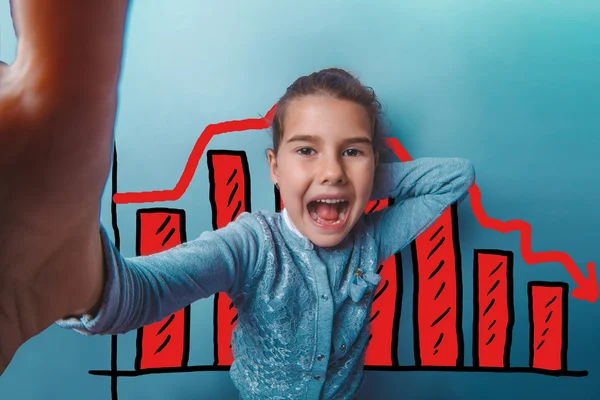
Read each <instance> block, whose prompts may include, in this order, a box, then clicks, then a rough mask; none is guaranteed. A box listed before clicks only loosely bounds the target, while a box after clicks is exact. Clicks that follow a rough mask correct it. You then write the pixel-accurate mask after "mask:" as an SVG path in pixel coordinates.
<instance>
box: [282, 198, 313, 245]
mask: <svg viewBox="0 0 600 400" xmlns="http://www.w3.org/2000/svg"><path fill="white" fill-rule="evenodd" d="M281 216H282V218H283V221H284V225H285V226H286V227H287V228H288V229H289V230H290V231H291V232H292V233H293V234H294V236H295V237H296V238H298V239H300V240H301V241H302V242H303V245H304V248H305V249H306V250H312V249H313V248H314V244H313V243H312V242H311V241H310V239H308V238H307V237H306V236H304V235H303V234H302V233H300V231H299V230H298V228H296V226H295V225H294V223H293V222H292V220H291V219H290V216H289V215H288V212H287V209H286V208H284V209H283V210H282V211H281Z"/></svg>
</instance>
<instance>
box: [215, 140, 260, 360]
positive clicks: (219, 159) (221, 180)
mask: <svg viewBox="0 0 600 400" xmlns="http://www.w3.org/2000/svg"><path fill="white" fill-rule="evenodd" d="M207 156H208V171H209V181H210V203H211V206H212V220H213V229H215V230H216V229H220V228H223V227H225V226H226V225H227V224H229V223H230V222H231V221H234V220H235V219H236V218H237V217H238V216H239V215H240V214H241V213H242V212H244V211H248V212H249V211H250V172H249V169H248V160H247V159H246V153H245V152H243V151H227V150H219V151H214V150H211V151H208V153H207ZM236 320H237V311H236V309H235V307H234V306H233V303H232V302H231V300H230V299H229V297H228V296H227V295H225V294H224V293H217V294H216V295H215V321H216V323H215V326H214V337H215V340H216V346H215V365H223V366H231V363H232V362H233V353H232V351H231V337H232V333H233V328H234V327H235V322H236Z"/></svg>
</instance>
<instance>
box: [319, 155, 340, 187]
mask: <svg viewBox="0 0 600 400" xmlns="http://www.w3.org/2000/svg"><path fill="white" fill-rule="evenodd" d="M319 169H320V171H319V174H320V181H321V183H322V184H329V185H339V184H341V183H344V182H346V174H345V171H344V166H343V164H342V163H341V162H340V160H339V159H337V158H336V157H327V158H324V159H323V163H321V165H319Z"/></svg>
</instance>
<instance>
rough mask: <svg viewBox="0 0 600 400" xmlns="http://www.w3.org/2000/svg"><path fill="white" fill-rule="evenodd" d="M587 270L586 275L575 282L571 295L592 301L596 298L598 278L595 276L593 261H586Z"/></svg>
mask: <svg viewBox="0 0 600 400" xmlns="http://www.w3.org/2000/svg"><path fill="white" fill-rule="evenodd" d="M587 272H588V274H587V275H588V277H587V278H583V279H582V280H580V281H579V282H576V283H577V287H576V288H575V289H573V292H572V293H571V296H573V297H574V298H576V299H579V300H587V301H589V302H590V303H594V302H596V300H597V299H598V278H597V277H596V268H595V267H594V263H592V262H590V263H588V265H587Z"/></svg>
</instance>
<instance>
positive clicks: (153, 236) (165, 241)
mask: <svg viewBox="0 0 600 400" xmlns="http://www.w3.org/2000/svg"><path fill="white" fill-rule="evenodd" d="M185 241H186V238H185V213H184V211H183V210H175V209H165V208H153V209H146V210H138V212H137V237H136V253H137V255H138V256H145V255H150V254H153V253H158V252H161V251H164V250H168V249H170V248H172V247H175V246H177V245H179V244H181V243H183V242H185ZM189 318H190V308H189V307H186V308H184V309H183V310H181V311H178V312H176V313H175V314H171V315H170V316H168V317H166V318H165V319H163V320H162V321H160V322H157V323H154V324H151V325H148V326H145V327H143V328H140V329H139V330H138V336H137V354H136V360H135V368H136V369H138V370H140V369H147V368H167V367H185V366H187V361H188V357H189V322H190V321H189Z"/></svg>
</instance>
